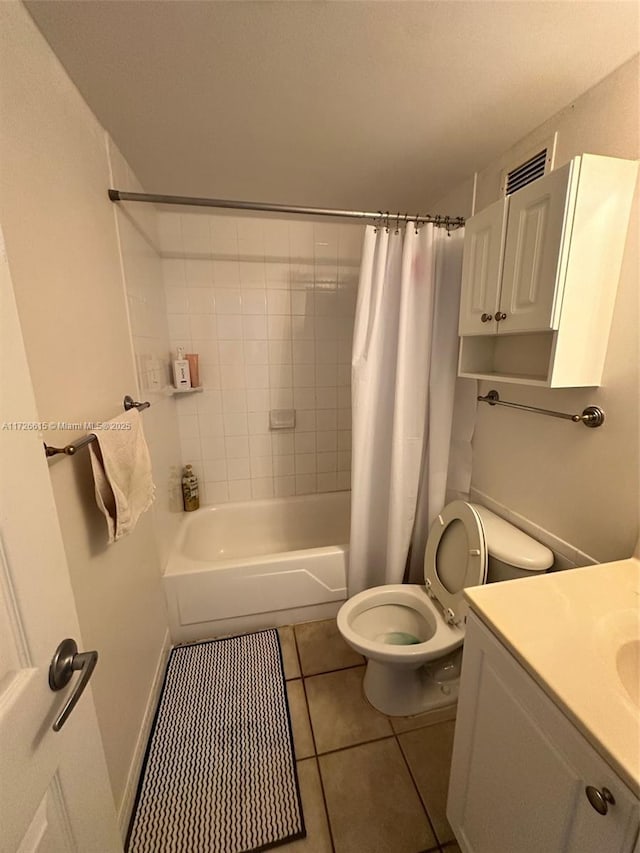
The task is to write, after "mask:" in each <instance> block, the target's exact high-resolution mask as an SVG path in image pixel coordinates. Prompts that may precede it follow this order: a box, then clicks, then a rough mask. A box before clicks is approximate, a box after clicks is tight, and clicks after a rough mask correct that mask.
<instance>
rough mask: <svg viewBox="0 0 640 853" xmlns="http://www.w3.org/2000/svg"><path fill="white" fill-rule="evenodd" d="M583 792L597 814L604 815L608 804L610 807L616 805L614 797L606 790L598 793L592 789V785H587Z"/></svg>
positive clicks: (595, 789) (607, 809)
mask: <svg viewBox="0 0 640 853" xmlns="http://www.w3.org/2000/svg"><path fill="white" fill-rule="evenodd" d="M584 790H585V794H586V795H587V799H588V800H589V802H590V803H591V805H592V806H593V808H594V809H595V810H596V811H597V812H598V814H602V815H605V814H606V813H607V812H608V811H609V804H610V805H612V806H615V804H616V801H615V799H614V796H613V794H612V793H611V791H610V790H609V789H608V788H603V789H602V790H601V791H599V790H598V789H597V788H594V787H593V785H587V787H586V788H585V789H584Z"/></svg>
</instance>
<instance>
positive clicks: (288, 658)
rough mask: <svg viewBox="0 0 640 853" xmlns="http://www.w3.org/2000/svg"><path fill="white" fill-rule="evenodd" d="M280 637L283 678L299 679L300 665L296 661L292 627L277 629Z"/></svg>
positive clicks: (296, 652)
mask: <svg viewBox="0 0 640 853" xmlns="http://www.w3.org/2000/svg"><path fill="white" fill-rule="evenodd" d="M278 636H279V637H280V648H281V649H282V664H283V666H284V677H285V678H286V679H289V678H300V663H299V661H298V650H297V649H296V640H295V637H294V634H293V626H292V625H283V626H282V627H281V628H278Z"/></svg>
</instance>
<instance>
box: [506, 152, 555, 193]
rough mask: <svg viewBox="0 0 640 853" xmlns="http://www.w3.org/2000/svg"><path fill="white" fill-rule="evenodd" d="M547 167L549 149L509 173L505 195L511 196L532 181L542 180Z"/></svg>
mask: <svg viewBox="0 0 640 853" xmlns="http://www.w3.org/2000/svg"><path fill="white" fill-rule="evenodd" d="M546 165H547V149H546V148H543V149H542V151H538V153H537V154H534V156H533V157H531V158H530V159H529V160H527V161H526V162H525V163H521V164H520V165H519V166H516V168H515V169H512V170H511V171H510V172H507V185H506V188H505V195H511V193H514V192H516V191H517V190H521V189H522V187H526V185H527V184H530V183H531V181H535V180H537V179H538V178H541V177H542V176H543V175H544V173H545V170H546Z"/></svg>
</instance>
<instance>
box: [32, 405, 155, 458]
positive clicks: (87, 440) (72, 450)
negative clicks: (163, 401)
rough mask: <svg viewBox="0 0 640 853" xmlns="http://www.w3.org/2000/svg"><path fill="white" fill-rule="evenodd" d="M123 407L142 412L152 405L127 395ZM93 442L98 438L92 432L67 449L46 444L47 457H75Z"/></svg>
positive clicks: (126, 410) (69, 445)
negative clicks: (60, 455) (59, 454)
mask: <svg viewBox="0 0 640 853" xmlns="http://www.w3.org/2000/svg"><path fill="white" fill-rule="evenodd" d="M122 405H123V407H124V410H125V412H128V411H129V409H137V410H138V411H139V412H141V411H142V410H143V409H148V408H149V406H150V405H151V403H136V402H135V400H134V399H133V397H130V396H129V395H128V394H127V395H126V397H125V398H124V400H123V401H122ZM92 441H96V436H95V434H94V433H92V432H90V433H89V434H88V435H84V436H83V437H82V438H80V439H78V441H74V442H73V443H72V444H67V445H66V447H51V446H50V445H48V444H45V446H44V452H45V456H47V457H49V456H57V455H58V453H64V455H65V456H73V455H74V454H76V453H77V452H78V450H82V448H83V447H86V446H87V445H88V444H91V442H92Z"/></svg>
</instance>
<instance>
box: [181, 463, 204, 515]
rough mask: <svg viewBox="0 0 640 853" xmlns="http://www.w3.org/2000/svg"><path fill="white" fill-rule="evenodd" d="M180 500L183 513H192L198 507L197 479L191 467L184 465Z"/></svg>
mask: <svg viewBox="0 0 640 853" xmlns="http://www.w3.org/2000/svg"><path fill="white" fill-rule="evenodd" d="M182 500H183V503H184V511H185V512H193V511H194V510H195V509H199V507H200V492H199V489H198V478H197V477H196V475H195V474H194V471H193V466H192V465H186V466H185V469H184V474H183V475H182Z"/></svg>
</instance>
